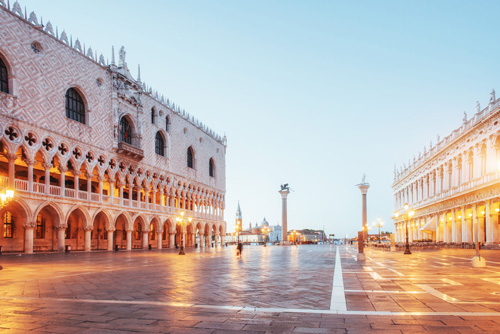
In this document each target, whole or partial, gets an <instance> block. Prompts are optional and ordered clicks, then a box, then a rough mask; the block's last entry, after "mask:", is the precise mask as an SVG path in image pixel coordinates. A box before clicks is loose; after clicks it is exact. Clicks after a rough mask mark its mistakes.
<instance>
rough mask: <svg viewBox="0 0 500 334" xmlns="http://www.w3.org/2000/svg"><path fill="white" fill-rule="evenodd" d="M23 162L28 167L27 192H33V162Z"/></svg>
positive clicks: (30, 160)
mask: <svg viewBox="0 0 500 334" xmlns="http://www.w3.org/2000/svg"><path fill="white" fill-rule="evenodd" d="M24 162H25V163H26V165H27V166H28V191H29V192H33V165H34V164H35V160H33V159H25V160H24Z"/></svg>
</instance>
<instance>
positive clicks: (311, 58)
mask: <svg viewBox="0 0 500 334" xmlns="http://www.w3.org/2000/svg"><path fill="white" fill-rule="evenodd" d="M13 2H14V1H13V0H11V4H12V3H13ZM20 4H21V6H22V7H23V8H24V6H26V7H27V10H28V15H29V13H30V12H31V11H35V12H36V14H37V15H38V18H39V19H40V16H43V19H44V22H47V20H50V21H51V22H52V24H53V25H54V26H55V25H57V26H58V27H59V32H61V31H62V30H63V29H64V30H66V32H67V33H68V35H69V34H72V35H73V40H76V38H79V39H80V41H81V42H82V43H85V44H86V46H87V47H88V46H92V48H93V49H94V50H97V51H98V52H99V53H101V52H102V53H103V54H104V56H105V58H108V59H110V58H111V46H112V45H114V46H115V50H118V49H119V47H120V46H121V45H124V46H125V48H126V51H127V63H128V65H129V68H131V69H132V73H133V74H134V75H136V70H135V69H136V67H137V64H139V63H140V64H141V77H142V80H143V81H145V82H146V83H147V84H148V85H151V86H152V87H153V88H154V89H156V90H158V91H159V92H161V93H163V94H164V95H165V96H167V97H168V98H169V99H170V100H171V101H174V102H175V103H176V104H180V105H181V107H182V108H184V109H186V111H187V112H189V113H191V114H192V115H194V116H195V117H197V118H199V119H200V120H201V121H202V122H204V123H205V124H207V125H208V126H210V127H211V128H212V129H214V130H215V131H216V132H218V133H220V134H224V133H225V134H226V135H227V137H228V147H227V160H226V164H227V166H226V167H227V193H226V211H225V218H226V221H227V223H228V230H231V229H232V227H233V225H234V214H235V210H236V206H237V201H238V200H239V201H240V204H241V208H242V211H243V220H244V225H247V224H248V223H250V222H251V223H253V224H255V223H258V222H260V221H261V220H262V218H263V217H266V219H267V220H268V221H269V222H270V224H271V225H274V224H277V223H280V224H281V197H280V194H279V193H278V190H279V189H280V184H282V183H289V184H290V186H291V188H292V189H293V190H294V192H292V193H291V194H290V195H289V198H288V227H289V228H290V229H293V228H297V229H300V228H315V229H322V228H323V226H324V227H325V229H326V232H327V233H334V234H336V235H337V236H344V235H345V234H349V235H351V236H352V235H355V231H357V230H359V228H360V226H361V195H360V191H359V190H358V189H357V188H356V187H355V185H356V184H358V183H359V182H360V181H361V177H362V175H363V173H366V175H367V181H368V182H369V183H370V185H371V187H370V189H369V191H368V220H369V221H372V220H374V219H375V218H376V217H377V216H380V217H382V218H383V220H384V221H385V222H386V226H387V228H385V227H384V228H383V229H384V230H390V231H392V230H393V224H392V222H391V218H390V217H391V215H392V211H393V207H392V204H393V198H392V190H391V183H392V181H393V170H394V163H396V164H397V165H398V166H400V165H402V164H403V162H406V163H408V159H410V158H411V159H413V155H418V151H423V147H424V145H425V146H427V148H428V147H429V142H430V141H431V140H432V141H433V143H434V144H435V143H436V134H440V135H441V137H444V136H447V135H448V134H449V133H450V132H451V131H452V130H453V129H455V128H458V127H459V126H460V124H461V121H462V118H463V112H464V111H466V112H467V114H468V115H469V117H471V116H472V115H473V113H474V111H475V104H476V101H479V102H480V103H481V104H482V105H486V103H487V101H488V98H489V93H490V91H491V89H492V88H498V89H499V92H500V85H498V84H499V82H500V70H499V68H500V67H499V65H500V56H499V54H500V52H499V51H500V41H499V39H500V31H499V30H500V25H499V24H498V13H500V2H499V1H457V0H453V1H444V0H441V1H403V0H396V1H359V0H358V1H347V0H346V1H313V0H308V1H305V0H304V1H291V0H287V1H268V0H267V1H260V0H238V1H237V0H232V1H229V0H227V1H219V0H210V1H205V0H185V1H164V0H162V1H159V0H158V1H146V0H145V1H130V0H120V1H118V0H113V1H112V0H107V1H102V0H101V1H97V0H86V1H69V0H44V1H39V0H38V1H36V0H21V2H20Z"/></svg>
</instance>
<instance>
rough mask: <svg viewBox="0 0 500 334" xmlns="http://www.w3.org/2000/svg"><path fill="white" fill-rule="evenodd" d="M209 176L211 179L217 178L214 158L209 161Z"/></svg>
mask: <svg viewBox="0 0 500 334" xmlns="http://www.w3.org/2000/svg"><path fill="white" fill-rule="evenodd" d="M208 175H209V176H211V177H215V162H214V158H210V160H209V161H208Z"/></svg>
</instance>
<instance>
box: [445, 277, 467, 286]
mask: <svg viewBox="0 0 500 334" xmlns="http://www.w3.org/2000/svg"><path fill="white" fill-rule="evenodd" d="M441 281H443V282H445V283H448V284H450V285H463V284H462V283H459V282H457V281H454V280H452V279H449V278H441Z"/></svg>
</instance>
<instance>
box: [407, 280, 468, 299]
mask: <svg viewBox="0 0 500 334" xmlns="http://www.w3.org/2000/svg"><path fill="white" fill-rule="evenodd" d="M415 285H416V286H418V287H419V288H420V289H422V290H424V291H426V292H428V293H429V294H431V295H433V296H434V297H437V298H439V299H441V300H444V301H445V302H454V303H456V302H460V300H458V299H456V298H453V297H450V296H448V295H446V294H444V293H442V292H439V291H438V290H436V289H434V288H431V287H430V286H428V285H427V284H415Z"/></svg>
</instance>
